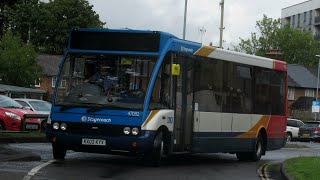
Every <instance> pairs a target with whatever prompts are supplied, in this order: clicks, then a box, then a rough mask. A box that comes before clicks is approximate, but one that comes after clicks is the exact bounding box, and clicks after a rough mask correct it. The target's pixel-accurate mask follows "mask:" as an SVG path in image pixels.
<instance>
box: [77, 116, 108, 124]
mask: <svg viewBox="0 0 320 180" xmlns="http://www.w3.org/2000/svg"><path fill="white" fill-rule="evenodd" d="M81 121H82V122H93V123H97V122H101V123H111V119H110V118H93V117H86V116H82V117H81Z"/></svg>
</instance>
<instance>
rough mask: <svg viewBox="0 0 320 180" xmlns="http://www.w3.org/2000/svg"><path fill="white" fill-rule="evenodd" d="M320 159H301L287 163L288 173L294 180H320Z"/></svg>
mask: <svg viewBox="0 0 320 180" xmlns="http://www.w3.org/2000/svg"><path fill="white" fill-rule="evenodd" d="M319 164H320V157H299V158H292V159H288V160H286V161H285V166H286V171H287V173H288V174H289V176H290V177H292V178H293V179H294V180H305V179H308V180H318V179H320V171H319Z"/></svg>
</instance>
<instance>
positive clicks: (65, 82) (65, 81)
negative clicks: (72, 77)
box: [52, 77, 67, 88]
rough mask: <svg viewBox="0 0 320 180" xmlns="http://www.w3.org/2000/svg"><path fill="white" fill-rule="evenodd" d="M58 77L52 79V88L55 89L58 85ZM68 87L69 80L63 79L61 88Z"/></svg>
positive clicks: (60, 84)
mask: <svg viewBox="0 0 320 180" xmlns="http://www.w3.org/2000/svg"><path fill="white" fill-rule="evenodd" d="M56 81H57V77H52V87H53V88H54V87H55V85H56ZM66 86H67V80H66V79H65V78H62V79H61V81H60V83H59V88H65V87H66Z"/></svg>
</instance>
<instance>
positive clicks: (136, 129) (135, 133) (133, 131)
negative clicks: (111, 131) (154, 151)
mask: <svg viewBox="0 0 320 180" xmlns="http://www.w3.org/2000/svg"><path fill="white" fill-rule="evenodd" d="M131 133H132V134H133V135H135V136H136V135H138V134H139V129H138V128H136V127H135V128H132V131H131Z"/></svg>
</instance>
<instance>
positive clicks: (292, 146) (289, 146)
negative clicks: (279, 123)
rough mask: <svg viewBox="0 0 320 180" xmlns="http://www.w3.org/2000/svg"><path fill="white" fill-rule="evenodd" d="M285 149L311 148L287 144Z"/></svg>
mask: <svg viewBox="0 0 320 180" xmlns="http://www.w3.org/2000/svg"><path fill="white" fill-rule="evenodd" d="M285 148H309V147H308V146H306V145H301V144H289V143H286V145H285Z"/></svg>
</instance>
